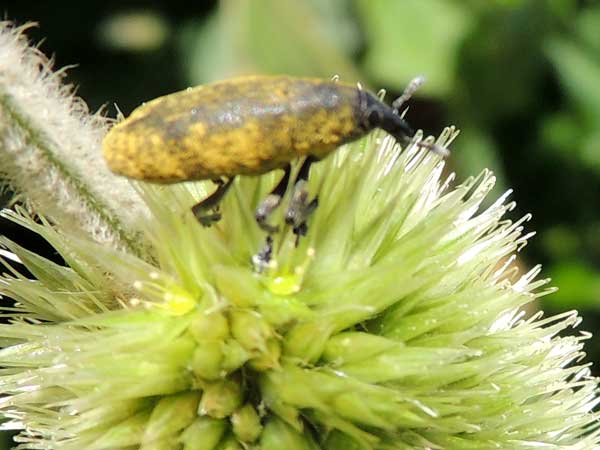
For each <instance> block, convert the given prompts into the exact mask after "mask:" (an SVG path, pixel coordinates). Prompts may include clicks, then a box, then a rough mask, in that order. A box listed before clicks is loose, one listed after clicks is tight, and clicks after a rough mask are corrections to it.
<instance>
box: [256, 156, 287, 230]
mask: <svg viewBox="0 0 600 450" xmlns="http://www.w3.org/2000/svg"><path fill="white" fill-rule="evenodd" d="M283 170H284V173H283V176H282V177H281V180H279V183H277V185H276V186H275V187H274V188H273V190H272V191H271V192H270V193H269V195H267V196H266V197H265V199H264V200H263V201H262V202H260V204H259V205H258V207H257V208H256V211H255V212H254V217H255V218H256V222H257V223H258V226H259V227H261V228H262V229H263V230H265V231H266V232H267V233H269V234H271V233H276V232H277V230H278V227H277V226H274V225H269V224H268V223H267V219H268V218H269V216H270V215H271V213H272V212H273V211H275V209H277V207H278V206H279V204H280V203H281V199H282V198H283V196H284V194H285V191H286V189H287V186H288V183H289V182H290V174H291V172H292V166H291V165H290V164H287V165H286V166H285V167H284V168H283Z"/></svg>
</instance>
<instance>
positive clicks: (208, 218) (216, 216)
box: [192, 177, 235, 227]
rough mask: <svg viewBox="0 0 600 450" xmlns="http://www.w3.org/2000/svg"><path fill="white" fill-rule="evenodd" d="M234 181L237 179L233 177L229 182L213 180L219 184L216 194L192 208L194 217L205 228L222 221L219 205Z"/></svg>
mask: <svg viewBox="0 0 600 450" xmlns="http://www.w3.org/2000/svg"><path fill="white" fill-rule="evenodd" d="M234 179H235V177H231V178H229V179H228V180H227V181H223V180H221V179H218V180H213V181H214V182H215V183H216V184H217V189H216V190H215V192H213V193H212V194H210V195H209V196H208V197H206V198H205V199H204V200H202V201H201V202H199V203H197V204H195V205H194V206H192V213H194V216H195V217H196V219H198V222H200V224H201V225H202V226H203V227H210V226H211V225H212V224H213V223H215V222H218V221H219V220H221V213H220V212H219V203H220V202H221V199H222V198H223V197H224V196H225V194H226V193H227V191H228V190H229V188H230V187H231V183H233V180H234Z"/></svg>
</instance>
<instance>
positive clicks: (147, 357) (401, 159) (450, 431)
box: [0, 129, 600, 450]
mask: <svg viewBox="0 0 600 450" xmlns="http://www.w3.org/2000/svg"><path fill="white" fill-rule="evenodd" d="M454 135H455V133H454V130H452V129H448V130H446V131H445V132H444V134H443V135H442V136H441V137H440V139H439V140H438V144H439V145H442V146H446V145H447V144H448V143H449V141H451V140H452V139H453V138H454ZM313 169H314V170H313V171H312V173H311V178H310V183H309V191H310V192H311V193H312V194H317V193H318V195H319V202H320V204H319V207H318V208H317V210H316V211H315V212H314V213H313V215H312V216H311V217H310V219H309V224H308V225H309V231H308V234H307V236H305V237H302V238H301V239H299V242H298V245H297V246H296V245H295V244H296V237H295V236H294V235H293V233H292V230H290V229H289V227H287V226H285V224H284V222H283V219H282V218H283V210H284V209H285V203H286V200H285V199H284V202H283V205H284V206H282V207H281V208H280V211H278V212H277V214H276V215H275V217H274V218H273V219H272V222H273V224H277V225H279V227H280V232H279V233H277V234H276V235H275V236H274V238H275V242H274V245H273V255H272V258H271V259H270V261H268V262H267V261H266V260H265V261H259V263H260V264H256V258H255V259H254V261H255V263H253V262H252V261H253V256H255V255H256V254H257V253H258V252H260V250H261V249H262V248H263V245H264V241H265V235H264V234H263V233H262V232H261V231H260V230H259V228H258V227H257V226H256V224H255V222H254V217H253V211H254V208H255V207H256V205H257V204H258V202H259V201H260V200H261V199H262V198H263V196H264V195H265V194H266V193H267V192H268V191H269V189H270V187H272V186H273V184H274V183H275V182H276V174H268V175H265V176H263V177H260V178H242V179H239V180H237V181H236V183H235V185H234V188H233V189H232V191H231V192H230V193H229V195H228V196H227V197H226V199H225V201H224V203H223V205H222V215H223V220H222V221H221V222H220V223H219V224H218V225H216V226H214V227H212V228H202V227H200V226H199V225H198V223H197V222H196V221H195V219H194V217H193V216H192V214H191V212H190V206H191V205H193V204H194V203H195V202H197V201H198V200H199V199H201V198H202V197H203V196H205V195H206V194H207V193H208V192H209V191H210V190H211V189H212V188H211V184H210V183H194V184H189V185H178V186H171V187H155V186H149V185H138V188H139V190H140V192H141V195H142V197H143V198H144V199H145V201H146V203H147V204H148V206H149V207H150V209H151V211H152V219H151V221H149V222H148V223H147V224H145V228H146V229H147V230H148V234H149V236H150V238H151V240H152V242H153V244H154V252H155V257H156V262H155V264H150V263H147V262H143V261H142V260H140V259H138V258H137V257H136V256H132V255H131V254H126V253H119V252H117V251H114V250H109V249H106V248H103V247H100V246H99V245H97V244H93V243H92V242H90V241H86V240H82V239H81V238H74V237H72V236H65V235H63V234H60V233H59V232H57V231H56V230H54V229H53V228H52V227H50V226H49V225H47V224H42V225H37V224H34V223H33V222H32V221H31V220H29V219H28V218H26V217H24V216H23V215H19V214H15V213H8V212H6V213H5V214H6V215H7V216H8V217H10V218H12V219H13V220H14V221H16V222H18V223H21V224H23V225H25V226H27V227H29V228H32V229H33V230H34V231H36V232H38V233H39V234H41V235H42V236H44V237H45V238H46V239H47V240H48V241H49V242H50V243H51V244H52V245H53V246H54V247H55V248H56V249H57V250H58V252H59V253H60V254H61V255H62V256H63V257H64V258H65V260H66V262H67V264H68V266H69V267H62V266H58V265H56V264H53V263H51V262H49V261H48V260H45V259H43V258H41V257H39V256H37V255H35V254H33V253H30V252H27V251H25V250H23V249H21V248H20V247H19V246H17V245H15V244H13V243H11V242H9V241H8V240H6V239H3V241H2V243H3V244H4V246H5V247H7V248H8V249H9V250H10V251H12V252H14V253H15V254H16V255H17V256H18V258H20V260H21V261H22V262H23V263H24V264H25V265H26V266H27V267H28V269H29V270H30V271H31V272H32V273H33V274H34V275H35V276H36V278H37V280H35V281H32V280H28V279H25V278H24V277H23V276H21V275H19V274H18V272H14V271H13V272H11V269H10V268H8V269H7V273H6V274H5V275H3V277H2V278H1V279H0V292H2V294H3V295H6V296H9V297H12V298H13V299H15V300H16V301H17V304H16V306H15V307H14V308H13V309H10V310H7V312H6V315H7V316H9V317H10V318H11V322H12V323H10V324H8V325H2V326H0V335H1V336H2V337H3V338H4V340H5V343H6V344H7V346H6V348H5V349H4V350H2V351H0V365H2V366H3V367H4V369H2V373H1V376H0V392H2V394H3V395H4V397H2V398H1V399H0V407H1V408H2V411H3V414H4V416H5V417H7V418H8V419H9V421H8V422H5V424H4V428H12V429H16V430H20V434H19V435H18V437H17V439H18V442H20V446H19V448H24V449H62V450H80V449H87V450H100V449H122V450H130V449H137V448H139V449H143V450H150V449H157V450H158V449H160V450H168V449H183V450H210V449H219V450H225V449H230V450H233V449H242V448H254V449H261V450H282V449H285V450H300V449H302V450H304V449H306V450H317V449H326V450H352V449H364V450H392V449H398V450H400V449H406V450H408V449H423V450H424V449H494V448H495V449H503V450H507V449H515V450H517V449H518V450H523V449H527V448H548V449H570V450H573V449H592V448H597V445H598V444H599V443H600V437H599V431H598V422H597V419H598V416H597V414H596V413H594V412H593V408H594V406H595V405H596V403H597V398H596V394H597V393H596V389H597V384H596V380H595V379H593V378H591V377H590V375H589V371H588V369H587V367H586V366H584V365H581V364H580V362H579V361H580V359H581V357H582V355H583V353H582V340H583V339H584V338H586V336H587V335H585V334H580V335H572V334H571V335H569V334H568V333H564V332H563V331H564V330H565V329H568V328H571V327H575V326H576V325H577V324H578V323H579V318H578V317H577V315H576V313H575V312H572V313H567V314H563V315H560V316H555V317H551V318H548V319H542V317H541V315H539V314H536V315H534V316H532V317H529V318H525V316H524V313H523V310H522V308H523V307H524V306H525V305H527V304H529V303H531V302H532V301H534V300H535V299H536V298H537V297H540V296H542V295H545V294H547V293H549V292H551V289H544V288H543V287H542V286H544V285H545V284H546V283H547V280H535V277H536V276H537V275H538V273H539V271H540V269H539V268H538V267H535V268H533V269H532V270H530V271H528V272H527V273H525V274H523V275H519V274H518V269H517V268H516V266H515V259H514V254H515V253H516V252H517V251H518V250H519V249H520V248H521V247H522V246H523V245H525V242H526V239H527V237H528V235H524V234H523V222H524V221H525V220H526V218H523V219H521V220H518V221H516V222H511V221H510V220H507V219H505V218H504V215H505V213H506V212H507V211H509V210H511V209H512V208H513V206H514V204H513V203H506V197H507V196H503V197H502V198H500V199H498V200H497V201H496V202H495V203H493V204H491V206H488V207H485V208H483V207H482V201H483V200H484V198H485V196H486V194H488V193H489V191H490V189H491V188H492V186H493V184H494V177H493V175H492V174H491V173H489V172H484V173H482V174H481V175H479V176H478V177H475V178H471V179H468V180H466V181H465V182H464V183H462V184H461V185H459V186H457V187H455V188H452V187H451V186H450V183H451V179H452V176H448V177H446V178H444V163H443V161H441V160H440V158H439V157H438V156H436V155H433V154H431V153H428V152H427V150H426V149H421V148H419V147H417V146H414V145H413V146H410V147H408V148H406V149H404V150H402V149H401V148H400V147H399V146H397V145H396V144H395V143H394V142H393V141H392V140H391V139H389V138H383V137H382V135H379V134H374V135H372V136H370V137H368V138H367V139H364V140H362V141H360V142H357V143H355V144H352V145H349V146H346V147H345V148H343V149H341V150H340V151H338V152H336V153H334V154H333V155H332V156H331V157H330V158H328V159H327V160H325V161H323V162H321V163H319V164H316V165H314V166H313ZM296 170H297V167H296Z"/></svg>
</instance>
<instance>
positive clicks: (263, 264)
mask: <svg viewBox="0 0 600 450" xmlns="http://www.w3.org/2000/svg"><path fill="white" fill-rule="evenodd" d="M272 256H273V237H271V235H270V234H269V235H267V238H266V239H265V245H264V246H263V248H262V249H261V250H260V252H258V253H257V254H256V255H254V256H253V257H252V263H253V264H254V269H255V270H256V271H257V272H258V273H262V272H264V270H265V269H266V268H267V267H268V266H269V262H270V261H271V258H272Z"/></svg>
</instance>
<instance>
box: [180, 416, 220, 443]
mask: <svg viewBox="0 0 600 450" xmlns="http://www.w3.org/2000/svg"><path fill="white" fill-rule="evenodd" d="M226 427H227V422H226V421H225V420H218V419H213V418H211V417H198V418H196V420H195V421H194V422H193V423H192V424H191V425H190V426H188V427H187V428H186V429H185V430H184V431H183V433H181V437H180V441H181V443H182V444H183V450H213V449H215V448H216V447H217V445H218V444H219V441H220V440H221V438H222V437H223V433H224V432H225V429H226Z"/></svg>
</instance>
